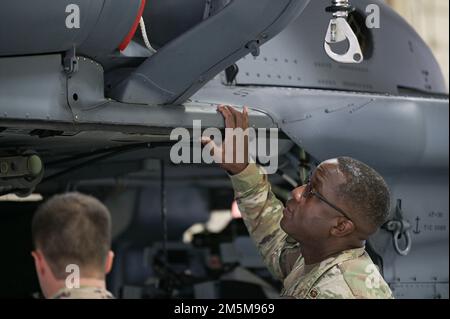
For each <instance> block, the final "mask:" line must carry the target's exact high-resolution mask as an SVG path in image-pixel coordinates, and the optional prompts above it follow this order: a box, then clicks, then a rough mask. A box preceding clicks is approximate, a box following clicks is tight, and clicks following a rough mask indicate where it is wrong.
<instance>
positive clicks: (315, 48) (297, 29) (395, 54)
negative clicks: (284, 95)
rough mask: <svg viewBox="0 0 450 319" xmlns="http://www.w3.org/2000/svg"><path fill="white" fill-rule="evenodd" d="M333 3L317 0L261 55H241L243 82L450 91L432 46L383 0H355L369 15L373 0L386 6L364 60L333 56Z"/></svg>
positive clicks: (393, 91) (240, 81)
mask: <svg viewBox="0 0 450 319" xmlns="http://www.w3.org/2000/svg"><path fill="white" fill-rule="evenodd" d="M329 4H330V1H329V0H314V1H311V2H310V3H309V4H308V6H307V7H306V8H305V10H304V11H303V12H302V14H301V15H300V16H299V17H298V18H297V19H296V20H295V21H294V22H293V23H292V24H290V25H289V26H288V27H287V28H286V29H285V30H284V31H283V32H282V33H280V34H279V35H278V36H277V37H275V38H274V39H273V40H272V41H270V42H268V43H267V44H264V45H263V46H262V47H261V55H260V56H259V57H257V58H254V57H252V56H250V55H249V56H247V57H245V59H242V60H240V61H239V62H238V63H237V65H238V67H239V70H240V71H239V74H238V76H237V78H236V82H237V84H239V85H269V86H274V85H279V86H287V87H304V88H322V89H333V90H348V91H362V92H378V93H390V94H399V93H401V92H402V90H401V89H399V87H400V88H409V89H412V90H414V89H415V90H419V91H424V92H429V93H448V92H447V89H446V85H445V81H444V77H443V74H442V72H441V70H440V67H439V65H438V63H437V61H436V59H435V58H434V56H433V53H432V52H431V50H430V48H428V46H427V45H426V44H425V43H424V41H423V40H422V39H421V38H420V36H419V35H418V34H417V33H416V32H415V31H414V29H413V28H412V27H411V26H410V25H408V24H407V22H406V21H404V20H403V19H402V18H401V17H400V16H399V15H398V14H396V13H395V12H394V11H393V10H392V9H391V8H390V7H389V6H388V5H386V4H385V3H384V2H383V1H378V0H375V1H374V0H358V1H354V2H352V4H353V5H355V6H356V8H357V9H358V11H360V12H362V13H363V14H364V17H365V15H366V13H365V8H366V7H367V6H368V5H369V4H377V5H378V6H379V7H380V28H379V29H369V30H367V33H368V34H367V35H366V37H365V38H366V40H365V41H366V42H368V43H366V44H365V46H366V47H370V48H371V50H369V52H370V54H367V53H366V54H365V58H364V62H362V63H361V64H358V65H348V64H341V63H337V62H334V61H333V60H331V59H330V58H329V57H328V56H327V54H326V52H325V50H324V48H323V39H324V37H325V34H326V31H327V27H328V24H329V19H330V14H329V13H327V12H325V10H324V8H325V7H327V6H328V5H329ZM364 22H365V21H364V20H363V23H364ZM361 28H362V27H361ZM394 70H395V71H394Z"/></svg>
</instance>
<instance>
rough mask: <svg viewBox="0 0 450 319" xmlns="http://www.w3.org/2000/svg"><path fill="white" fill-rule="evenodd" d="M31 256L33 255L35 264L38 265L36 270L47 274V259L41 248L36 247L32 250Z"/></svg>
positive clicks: (41, 273)
mask: <svg viewBox="0 0 450 319" xmlns="http://www.w3.org/2000/svg"><path fill="white" fill-rule="evenodd" d="M31 256H33V259H34V265H35V266H36V271H37V272H38V273H39V274H40V275H41V276H43V275H45V272H46V270H45V259H44V254H43V253H42V252H41V251H40V250H39V249H36V250H34V251H32V252H31Z"/></svg>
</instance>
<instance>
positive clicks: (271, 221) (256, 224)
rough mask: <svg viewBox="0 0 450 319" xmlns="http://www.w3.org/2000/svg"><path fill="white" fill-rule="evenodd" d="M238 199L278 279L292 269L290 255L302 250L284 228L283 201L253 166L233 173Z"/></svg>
mask: <svg viewBox="0 0 450 319" xmlns="http://www.w3.org/2000/svg"><path fill="white" fill-rule="evenodd" d="M230 178H231V182H232V184H233V188H234V191H235V198H236V201H237V204H238V206H239V210H240V211H241V213H242V217H243V219H244V223H245V225H246V226H247V229H248V231H249V233H250V236H251V237H252V239H253V241H254V242H255V244H256V246H257V248H258V250H259V252H260V254H261V255H262V257H263V259H264V262H265V264H266V265H267V267H268V268H269V271H270V272H271V273H272V274H273V275H274V276H275V277H276V278H278V279H280V280H282V279H284V278H285V277H286V276H287V274H288V273H289V272H290V269H289V266H288V265H286V264H285V259H287V258H286V256H287V255H289V254H292V252H293V251H294V250H296V251H298V254H300V253H299V248H298V244H296V243H295V244H294V243H291V242H289V241H288V240H287V239H288V236H287V234H286V233H285V232H284V231H283V230H282V229H281V228H280V221H281V218H282V217H283V213H282V212H283V209H284V206H283V204H282V203H281V202H280V201H279V200H278V199H277V198H276V197H275V195H274V194H273V193H272V191H271V187H270V183H269V182H268V180H267V175H265V174H264V173H263V171H262V170H261V169H260V168H258V166H256V164H249V166H248V167H247V168H246V169H245V170H244V171H242V172H241V173H240V174H237V175H234V176H230Z"/></svg>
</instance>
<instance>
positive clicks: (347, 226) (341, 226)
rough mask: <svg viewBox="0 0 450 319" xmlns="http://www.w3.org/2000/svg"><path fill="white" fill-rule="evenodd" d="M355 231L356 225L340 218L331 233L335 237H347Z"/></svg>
mask: <svg viewBox="0 0 450 319" xmlns="http://www.w3.org/2000/svg"><path fill="white" fill-rule="evenodd" d="M354 231H355V224H353V222H352V221H351V220H349V219H347V218H345V217H338V218H337V220H336V224H335V225H334V226H333V227H332V228H331V230H330V233H331V235H333V236H335V237H345V236H347V235H350V234H351V233H353V232H354Z"/></svg>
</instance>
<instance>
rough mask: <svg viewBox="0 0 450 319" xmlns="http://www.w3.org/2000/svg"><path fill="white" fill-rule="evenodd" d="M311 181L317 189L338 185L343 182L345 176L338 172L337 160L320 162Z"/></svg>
mask: <svg viewBox="0 0 450 319" xmlns="http://www.w3.org/2000/svg"><path fill="white" fill-rule="evenodd" d="M311 179H312V181H313V183H315V184H316V186H317V187H322V186H325V185H329V186H333V185H339V184H341V183H344V182H345V176H344V174H343V173H342V172H341V171H340V170H339V162H338V160H337V159H331V160H328V161H325V162H322V163H321V164H320V165H319V166H318V167H317V169H316V170H315V172H314V174H313V176H312V178H311Z"/></svg>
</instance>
